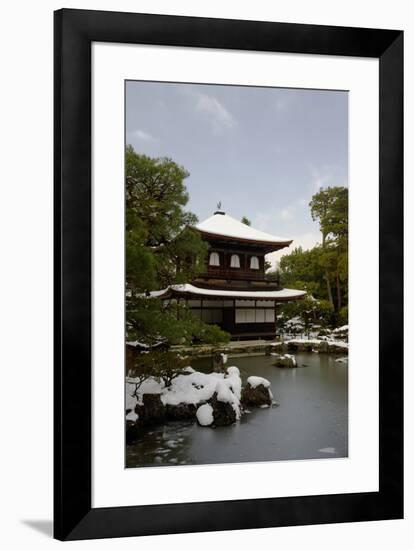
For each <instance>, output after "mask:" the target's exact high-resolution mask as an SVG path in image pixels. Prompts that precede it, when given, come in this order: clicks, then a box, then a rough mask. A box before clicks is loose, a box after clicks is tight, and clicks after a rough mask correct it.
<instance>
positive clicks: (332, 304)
mask: <svg viewBox="0 0 414 550" xmlns="http://www.w3.org/2000/svg"><path fill="white" fill-rule="evenodd" d="M309 206H310V209H311V216H312V219H313V220H314V221H316V220H317V221H319V227H320V230H321V233H322V244H321V245H317V246H315V247H314V248H312V249H310V250H303V249H302V248H301V247H299V248H296V249H294V250H293V251H292V252H291V253H290V254H287V255H285V256H282V258H281V260H280V265H279V275H280V279H281V284H282V286H285V287H289V288H297V289H305V290H307V291H308V293H309V294H310V295H312V296H313V297H314V298H316V299H317V300H318V302H319V303H320V304H324V308H325V309H326V311H325V312H324V313H323V315H322V317H323V319H325V320H326V321H329V322H330V323H332V324H333V325H337V324H338V323H342V324H343V322H342V321H343V319H345V318H346V317H347V301H348V189H347V188H345V187H328V188H327V189H320V190H319V191H318V193H316V194H315V195H314V196H313V197H312V200H311V202H310V204H309ZM276 277H277V272H276V271H273V272H270V273H268V274H267V278H268V279H272V278H276Z"/></svg>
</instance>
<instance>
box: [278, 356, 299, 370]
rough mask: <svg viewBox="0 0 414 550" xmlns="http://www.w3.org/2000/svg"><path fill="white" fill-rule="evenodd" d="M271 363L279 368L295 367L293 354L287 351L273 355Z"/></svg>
mask: <svg viewBox="0 0 414 550" xmlns="http://www.w3.org/2000/svg"><path fill="white" fill-rule="evenodd" d="M273 365H274V366H275V367H279V368H281V369H293V368H295V367H297V363H296V359H295V357H294V355H290V354H289V353H285V354H284V355H275V360H274V362H273Z"/></svg>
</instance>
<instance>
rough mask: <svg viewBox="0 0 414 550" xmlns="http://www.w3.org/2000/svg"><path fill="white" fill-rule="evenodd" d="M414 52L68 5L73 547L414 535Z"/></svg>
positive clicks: (65, 442)
mask: <svg viewBox="0 0 414 550" xmlns="http://www.w3.org/2000/svg"><path fill="white" fill-rule="evenodd" d="M402 100H403V34H402V32H401V31H394V30H375V29H359V28H343V27H324V26H315V25H296V24H285V23H271V22H256V21H236V20H220V19H205V18H191V17H175V16H163V15H148V14H146V15H144V14H131V13H111V12H96V11H83V10H61V11H58V12H56V13H55V536H56V538H59V539H61V540H74V539H84V538H100V537H116V536H134V535H147V534H161V533H180V532H190V531H213V530H223V529H245V528H257V527H274V526H283V525H304V524H312V523H332V522H347V521H365V520H379V519H391V518H393V519H395V518H401V517H402V513H403V512H402V502H403V490H402V480H403V447H402V445H403V437H402V429H403V426H402V410H403V405H402V399H403V386H402V383H403V377H402V361H403V357H402V333H403V332H402V311H403V306H402V303H403V301H402V300H403V298H402V288H403V287H402V250H403V248H402V239H403V229H402V189H403V178H402V150H403V146H402V132H403V124H402V104H403V103H402Z"/></svg>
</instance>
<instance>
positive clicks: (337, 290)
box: [336, 273, 342, 313]
mask: <svg viewBox="0 0 414 550" xmlns="http://www.w3.org/2000/svg"><path fill="white" fill-rule="evenodd" d="M336 296H337V302H338V313H339V312H340V311H341V308H342V296H341V284H340V281H339V274H338V273H337V274H336Z"/></svg>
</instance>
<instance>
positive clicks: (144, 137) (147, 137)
mask: <svg viewBox="0 0 414 550" xmlns="http://www.w3.org/2000/svg"><path fill="white" fill-rule="evenodd" d="M129 135H130V136H132V137H134V138H136V139H140V140H141V141H146V142H147V143H157V142H158V139H157V138H155V137H154V136H152V135H151V134H150V133H149V132H144V130H140V129H138V130H133V131H132V132H129Z"/></svg>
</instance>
